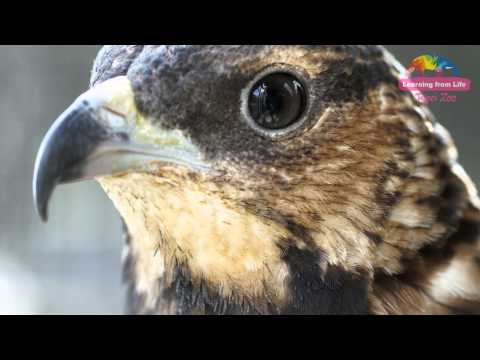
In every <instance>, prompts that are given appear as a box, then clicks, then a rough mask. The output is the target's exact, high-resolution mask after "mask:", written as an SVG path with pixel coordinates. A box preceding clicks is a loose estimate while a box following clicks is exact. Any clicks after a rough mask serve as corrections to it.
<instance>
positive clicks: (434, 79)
mask: <svg viewBox="0 0 480 360" xmlns="http://www.w3.org/2000/svg"><path fill="white" fill-rule="evenodd" d="M406 75H407V77H406V78H401V79H400V80H399V87H400V90H404V91H411V92H412V93H413V95H414V96H415V97H416V98H417V100H418V101H420V102H422V103H433V102H444V103H452V102H456V101H457V95H456V94H451V92H459V91H470V85H471V81H470V79H467V78H463V77H460V76H459V71H458V68H457V67H456V66H455V64H454V63H453V62H451V61H450V60H448V59H446V58H444V57H441V56H437V55H420V56H417V57H416V58H415V59H413V60H412V61H411V62H410V65H409V66H408V67H407V74H406ZM423 92H428V94H423Z"/></svg>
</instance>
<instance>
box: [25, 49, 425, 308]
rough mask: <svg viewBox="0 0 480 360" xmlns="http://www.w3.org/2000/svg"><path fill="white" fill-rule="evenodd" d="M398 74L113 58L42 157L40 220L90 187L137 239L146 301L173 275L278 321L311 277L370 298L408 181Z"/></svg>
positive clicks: (353, 64)
mask: <svg viewBox="0 0 480 360" xmlns="http://www.w3.org/2000/svg"><path fill="white" fill-rule="evenodd" d="M401 71H402V68H401V67H400V66H399V65H398V64H396V62H395V61H394V60H393V59H392V58H391V57H390V55H389V54H388V53H387V52H386V51H385V50H384V49H383V48H381V47H374V46H372V47H367V46H366V47H360V46H338V47H335V46H280V45H275V46H252V45H248V46H113V47H104V48H103V49H102V50H101V51H100V53H99V55H98V57H97V59H96V61H95V64H94V69H93V73H92V79H91V88H90V90H88V91H87V92H86V93H84V94H83V95H81V96H80V97H79V98H78V99H77V100H76V101H75V102H74V103H73V105H71V106H70V107H69V108H68V109H67V110H66V111H65V112H64V113H63V114H62V115H61V116H60V117H59V118H58V119H57V120H56V122H55V123H54V124H53V125H52V127H51V129H50V130H49V131H48V133H47V135H46V136H45V138H44V140H43V142H42V144H41V147H40V150H39V153H38V156H37V160H36V164H35V173H34V183H33V190H34V196H35V202H36V205H37V209H38V212H39V214H40V216H41V217H42V218H43V219H46V218H47V205H48V200H49V198H50V195H51V193H52V191H53V189H54V188H55V186H56V185H58V184H63V183H68V182H74V181H80V180H88V179H96V180H97V181H98V182H99V183H100V184H101V186H102V187H103V188H104V190H105V191H106V193H107V194H108V196H109V197H110V198H111V199H112V201H113V203H114V204H115V206H116V208H117V209H118V210H119V212H120V214H121V215H122V217H123V219H124V220H125V223H126V225H127V228H128V231H129V233H130V235H131V243H130V245H129V251H130V253H131V255H132V256H133V257H134V258H135V262H136V265H135V266H134V269H133V270H132V271H133V275H132V276H133V277H134V278H135V279H136V285H135V291H136V292H137V293H145V294H147V293H151V292H152V291H154V290H152V289H153V288H154V284H156V283H155V282H156V281H158V279H160V278H162V279H164V281H166V283H169V281H170V282H171V281H173V278H174V276H175V274H174V273H175V271H174V269H177V270H178V268H181V269H182V274H185V273H188V274H189V277H190V278H191V279H192V280H191V281H193V282H194V283H195V282H196V281H197V282H204V283H206V284H208V286H209V287H211V288H214V289H216V291H217V292H218V293H219V294H221V295H222V296H225V297H230V298H234V297H242V298H243V299H258V298H263V299H269V300H268V302H269V304H270V305H271V304H274V306H275V307H277V308H281V307H282V306H293V305H292V301H290V300H289V299H291V298H292V296H294V295H292V294H293V293H295V291H297V290H298V289H299V288H300V287H301V285H299V284H300V283H302V281H310V280H311V279H312V278H315V279H316V277H315V276H316V275H314V274H322V275H321V278H322V279H323V280H324V281H325V279H327V280H328V279H330V282H331V284H333V285H332V286H333V287H335V286H337V284H342V286H343V285H344V284H345V283H351V284H354V286H351V287H350V288H352V289H355V291H358V292H361V293H364V292H365V291H366V290H365V289H366V286H367V285H366V284H367V282H368V278H369V277H371V274H372V270H373V267H374V259H375V251H374V250H375V247H376V246H377V242H378V240H379V239H381V237H382V231H383V225H384V223H385V221H386V219H387V217H388V214H389V211H390V209H391V207H392V205H393V204H394V203H395V201H396V199H397V198H398V196H399V189H400V188H401V187H402V185H403V182H404V181H405V178H406V177H407V175H408V173H409V171H412V161H411V160H412V159H411V158H409V154H408V152H406V151H405V149H406V148H407V147H409V146H410V141H411V138H412V133H413V131H414V127H415V126H416V125H415V124H416V122H418V121H419V120H418V119H417V117H418V116H415V114H414V109H415V107H416V106H418V104H416V102H415V100H414V98H413V97H412V96H411V94H409V93H402V92H400V91H399V90H398V88H397V78H398V75H399V73H400V72H401ZM400 114H404V115H405V116H406V117H405V116H404V117H401V116H400ZM412 114H413V115H412ZM409 116H410V120H408V119H409ZM406 119H407V120H406ZM412 119H413V120H412ZM409 121H410V122H409ZM412 124H413V125H412ZM305 266H306V268H305ZM302 271H303V273H305V274H304V275H302V278H301V279H300V278H298V277H296V274H298V273H300V272H302ZM165 279H166V280H165ZM305 279H306V280H305ZM294 282H297V283H296V285H295V286H292V283H294ZM155 291H157V292H158V291H160V290H155ZM239 294H240V295H239ZM152 301H153V300H152ZM242 301H244V300H242ZM312 301H313V300H312ZM252 302H254V300H252ZM258 303H260V302H258ZM262 304H263V303H262ZM153 306H154V305H152V307H153ZM258 306H260V305H258ZM332 306H333V305H332ZM362 306H363V305H362Z"/></svg>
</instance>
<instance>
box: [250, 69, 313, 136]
mask: <svg viewBox="0 0 480 360" xmlns="http://www.w3.org/2000/svg"><path fill="white" fill-rule="evenodd" d="M309 80H310V79H309V77H308V74H306V72H304V71H302V70H301V69H298V68H296V67H293V66H290V65H286V64H275V65H272V66H269V67H268V68H266V69H264V70H263V71H261V72H259V73H258V74H257V75H256V76H255V78H254V79H253V80H252V81H250V82H249V84H248V85H247V86H246V87H245V88H244V90H243V91H242V97H241V108H242V109H241V110H242V113H243V117H244V118H245V119H246V121H247V123H248V125H249V126H250V127H251V128H252V129H253V130H255V131H256V132H257V133H258V134H260V135H261V136H263V137H267V138H270V139H275V140H277V139H285V138H289V137H293V136H296V135H298V134H299V133H301V132H303V131H304V130H305V129H306V128H307V125H308V123H309V121H308V119H309V116H308V115H309V113H310V107H311V99H310V97H311V95H312V91H311V89H310V87H309V86H308V84H310V81H309ZM282 81H283V82H284V83H285V84H284V85H285V89H287V88H288V87H290V90H288V91H289V92H290V93H291V92H292V89H293V87H295V94H294V97H293V98H291V99H287V101H290V102H288V103H287V108H285V106H284V107H283V108H282V110H281V111H282V112H283V113H282V114H279V115H280V116H279V117H276V118H275V119H274V122H275V123H274V125H273V126H270V124H269V123H268V121H270V122H271V121H272V120H271V119H267V118H265V117H264V118H262V117H260V120H259V114H258V111H266V110H265V107H266V108H268V106H269V104H266V103H265V101H264V100H265V98H264V97H263V95H265V94H264V93H263V90H265V85H264V84H272V86H273V87H277V88H278V84H281V83H282ZM262 86H263V87H262ZM282 91H283V93H284V94H283V95H285V94H286V93H285V91H284V90H282ZM254 92H256V93H255V95H254V97H255V99H253V109H256V110H257V113H256V114H252V94H254ZM258 102H261V104H260V105H259V104H258ZM270 105H271V104H270ZM259 106H261V107H262V108H261V110H259ZM270 109H271V108H268V109H267V110H270ZM268 114H269V116H270V117H271V115H270V113H268ZM255 117H256V118H255ZM277 125H278V127H277Z"/></svg>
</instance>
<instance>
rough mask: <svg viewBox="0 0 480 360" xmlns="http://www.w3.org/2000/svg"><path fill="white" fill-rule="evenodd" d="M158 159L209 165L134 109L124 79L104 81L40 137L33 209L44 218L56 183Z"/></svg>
mask: <svg viewBox="0 0 480 360" xmlns="http://www.w3.org/2000/svg"><path fill="white" fill-rule="evenodd" d="M158 161H161V162H165V163H174V164H179V165H186V166H188V167H190V168H192V169H194V170H205V169H208V164H206V163H205V162H203V160H202V155H201V153H200V151H199V150H198V149H197V148H196V147H195V146H194V145H193V144H192V143H191V142H190V141H189V139H187V138H186V137H185V136H184V135H183V133H182V132H180V131H178V130H166V129H162V128H159V127H156V126H154V125H152V123H151V122H150V121H148V120H147V119H145V118H144V117H143V116H142V115H141V114H140V113H139V111H138V110H137V107H136V105H135V100H134V94H133V90H132V87H131V84H130V81H129V80H128V79H127V77H125V76H119V77H116V78H113V79H110V80H107V81H105V82H104V83H101V84H99V85H97V86H95V87H94V88H92V89H90V90H89V91H87V92H86V93H84V94H83V95H81V96H80V97H79V98H78V99H77V100H75V102H74V103H73V104H72V105H71V106H70V107H69V108H68V109H67V110H66V111H65V112H64V113H63V114H61V115H60V117H59V118H58V119H57V120H56V121H55V122H54V124H53V125H52V126H51V128H50V129H49V130H48V132H47V134H46V135H45V137H44V139H43V141H42V143H41V145H40V149H39V150H38V154H37V158H36V161H35V169H34V174H33V197H34V202H35V206H36V209H37V212H38V214H39V215H40V217H41V218H42V220H43V221H46V220H47V208H48V202H49V199H50V196H51V194H52V192H53V190H54V189H55V187H56V186H57V185H58V184H63V183H69V182H74V181H81V180H89V179H93V178H96V177H100V176H107V175H116V174H119V173H123V172H127V171H135V170H137V171H138V170H141V169H145V168H146V167H148V165H149V164H150V163H151V162H158Z"/></svg>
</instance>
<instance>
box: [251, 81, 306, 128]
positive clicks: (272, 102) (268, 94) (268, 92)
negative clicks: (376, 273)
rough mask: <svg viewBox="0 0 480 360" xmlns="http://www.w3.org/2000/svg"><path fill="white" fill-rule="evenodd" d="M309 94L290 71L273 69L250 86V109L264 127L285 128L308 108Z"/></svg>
mask: <svg viewBox="0 0 480 360" xmlns="http://www.w3.org/2000/svg"><path fill="white" fill-rule="evenodd" d="M306 102H307V101H306V94H305V89H304V86H303V85H302V83H301V82H300V81H299V80H298V79H297V78H296V77H295V76H293V75H291V74H288V73H273V74H269V75H266V76H265V77H263V78H262V79H260V80H259V81H257V82H256V83H255V84H254V85H253V87H252V88H251V90H250V94H249V97H248V111H249V113H250V116H251V118H252V119H253V121H255V123H256V124H257V125H258V126H260V127H261V128H264V129H267V130H281V129H285V128H287V127H289V126H291V125H293V124H294V123H295V122H297V121H298V120H299V119H300V118H301V117H302V115H303V113H304V112H305V108H306Z"/></svg>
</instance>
